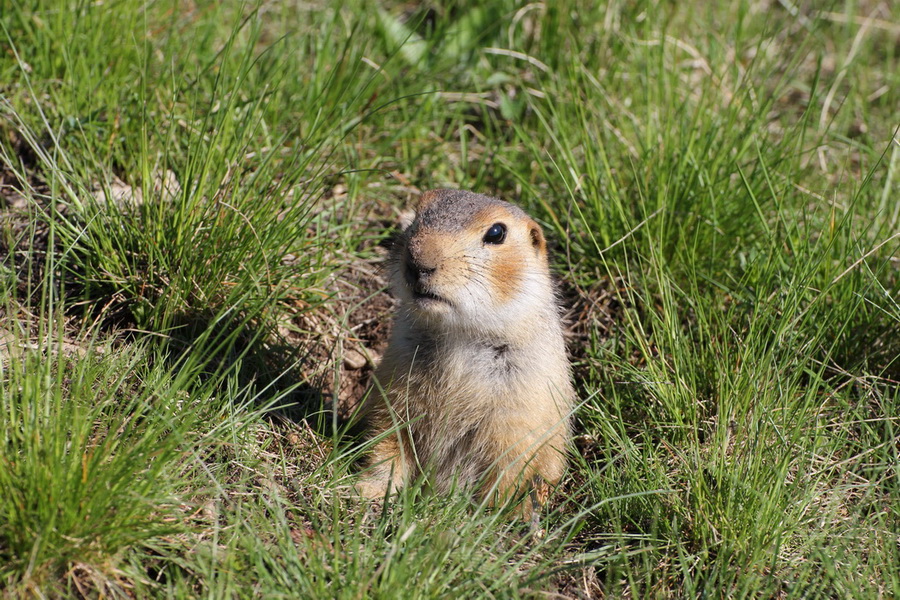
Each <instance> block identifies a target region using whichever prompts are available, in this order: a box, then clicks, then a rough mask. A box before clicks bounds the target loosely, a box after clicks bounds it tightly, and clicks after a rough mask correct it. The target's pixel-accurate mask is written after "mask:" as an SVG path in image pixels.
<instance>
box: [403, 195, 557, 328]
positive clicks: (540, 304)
mask: <svg viewBox="0 0 900 600" xmlns="http://www.w3.org/2000/svg"><path fill="white" fill-rule="evenodd" d="M390 275H391V286H392V289H393V292H394V295H395V296H396V297H397V298H398V299H399V300H400V302H401V305H402V306H401V310H404V311H405V313H406V314H407V315H409V316H411V317H412V318H413V319H415V320H416V321H417V322H423V324H425V326H426V327H431V328H434V329H436V330H438V331H440V330H454V329H459V330H470V331H476V332H484V333H491V332H498V331H500V332H503V331H510V330H511V328H512V329H521V328H522V327H521V325H518V326H517V324H519V323H520V322H521V321H523V320H525V319H528V318H529V316H534V315H535V314H536V313H537V312H541V311H546V310H547V307H549V306H555V304H554V297H553V287H552V284H551V282H550V274H549V267H548V261H547V244H546V241H545V239H544V234H543V232H542V231H541V227H540V226H539V225H538V224H537V223H536V222H535V221H534V220H533V219H531V218H530V217H529V216H528V215H527V214H525V212H524V211H523V210H522V209H520V208H518V207H517V206H514V205H512V204H510V203H508V202H504V201H502V200H498V199H497V198H491V197H489V196H483V195H481V194H475V193H472V192H465V191H459V190H433V191H429V192H426V193H425V194H423V196H422V199H421V200H420V202H419V204H418V206H417V209H416V218H415V219H414V220H413V222H412V223H411V224H410V226H409V227H408V228H407V229H406V230H405V231H404V232H403V233H402V234H401V235H400V237H399V239H398V240H397V242H396V243H395V245H394V248H393V250H392V252H391V261H390Z"/></svg>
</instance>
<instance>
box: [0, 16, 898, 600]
mask: <svg viewBox="0 0 900 600" xmlns="http://www.w3.org/2000/svg"><path fill="white" fill-rule="evenodd" d="M815 4H822V6H817V7H816V8H809V7H807V6H805V5H803V4H802V3H801V4H800V5H797V4H795V3H787V2H772V3H761V2H751V1H750V0H746V1H741V2H736V3H732V5H730V6H728V7H727V8H710V7H709V6H708V3H703V2H687V3H685V2H681V3H676V4H671V3H662V2H654V1H650V0H646V1H644V0H641V1H637V2H617V1H614V0H613V1H610V2H579V1H577V0H566V1H563V2H558V3H545V4H522V3H514V2H512V1H510V0H495V1H493V2H490V3H488V4H486V5H485V6H483V7H480V8H472V7H470V6H469V3H463V2H447V3H443V4H440V5H438V4H434V5H416V4H409V3H393V2H384V3H374V2H362V1H357V0H348V1H347V2H336V3H326V2H322V3H318V4H316V5H315V6H312V5H311V6H309V7H306V6H305V5H302V6H295V5H294V4H292V3H277V2H260V3H258V4H254V3H239V2H223V3H213V4H210V5H209V6H208V7H207V6H205V5H203V3H201V5H198V6H194V5H192V4H190V3H182V2H178V1H176V0H165V1H162V0H161V1H157V2H150V3H140V2H137V1H135V0H119V1H117V2H113V3H109V2H106V3H85V2H66V1H62V0H60V1H56V2H38V1H36V0H29V1H16V2H13V3H12V4H11V5H10V6H8V7H4V9H3V10H2V11H0V82H2V83H0V281H2V286H0V315H2V319H0V423H2V426H0V436H2V440H3V445H2V448H0V490H3V491H2V492H0V515H2V517H0V582H2V584H0V585H2V586H3V587H4V588H5V594H7V595H9V596H10V597H59V596H63V597H68V596H73V597H79V596H89V597H94V596H101V595H102V596H112V597H179V598H180V597H199V596H208V597H266V598H269V597H348V598H365V597H376V598H377V597H385V598H393V597H398V594H400V595H401V596H403V597H417V598H418V597H428V598H431V597H447V596H452V597H496V598H507V597H509V598H532V597H544V596H545V595H546V594H551V595H552V594H559V595H561V596H563V597H576V598H577V597H635V598H643V597H688V598H694V597H700V596H705V597H741V598H744V597H754V598H769V597H775V596H777V597H785V598H794V597H802V598H806V597H852V598H878V597H884V598H888V597H895V596H898V595H900V569H898V568H897V565H900V545H898V543H900V509H898V507H900V480H898V473H897V469H898V465H900V432H898V415H900V335H898V333H897V332H898V331H900V258H898V257H900V144H898V141H897V140H898V137H897V136H898V127H900V121H898V119H897V110H896V107H897V106H900V54H898V49H900V45H898V43H900V13H898V12H897V9H896V8H892V5H891V3H875V2H865V1H860V2H853V1H849V0H848V1H845V2H830V3H815ZM441 186H452V187H457V186H458V187H464V188H469V189H473V190H476V191H480V192H485V193H494V194H497V195H499V196H501V197H504V198H507V199H510V200H513V201H516V202H518V203H520V204H522V205H523V206H524V207H525V208H526V209H528V210H529V211H530V212H531V213H532V214H534V215H535V216H536V217H537V218H538V219H539V220H540V221H541V223H542V224H544V226H545V228H546V232H547V235H548V238H549V239H550V240H551V246H552V251H553V255H554V264H555V270H556V272H557V273H558V275H559V277H560V279H561V281H562V290H563V296H564V297H565V298H566V302H567V303H568V304H569V305H574V306H575V307H576V310H574V311H573V312H572V313H570V314H571V315H572V320H573V323H572V331H573V335H572V338H571V342H570V349H571V352H572V355H573V362H574V363H575V367H576V373H577V378H578V380H577V385H578V389H579V392H580V396H581V399H582V404H581V405H580V407H579V409H578V412H577V414H576V420H577V439H576V444H575V445H574V447H573V458H572V461H571V465H572V466H571V468H570V471H569V474H568V475H567V476H566V479H565V481H564V483H563V485H562V486H561V488H560V489H559V490H558V491H557V493H556V495H555V496H554V499H553V501H552V502H551V505H550V506H549V507H548V508H547V510H546V512H545V515H544V520H543V531H542V535H532V534H531V533H529V531H528V529H527V527H525V526H523V525H522V524H520V523H518V522H517V521H515V520H514V519H513V520H511V519H510V518H509V517H508V515H507V514H505V513H504V512H503V511H494V510H490V509H486V508H484V507H477V506H472V505H471V503H469V502H468V501H467V500H465V499H464V498H458V497H449V498H435V497H431V496H428V495H427V494H423V493H421V492H420V491H419V490H415V489H411V490H408V491H407V492H405V493H404V494H402V495H401V496H400V497H399V498H398V499H397V500H396V501H395V502H394V503H393V504H392V505H391V506H389V507H388V508H386V509H385V510H383V511H381V510H378V509H377V508H375V507H370V506H366V505H365V504H363V503H361V502H360V501H358V500H357V499H355V498H354V497H353V495H352V494H351V491H350V486H351V484H352V473H353V466H352V464H353V459H354V457H355V456H357V455H358V454H359V453H360V452H362V451H363V450H364V448H363V449H361V448H359V447H358V446H355V445H354V444H353V443H351V442H349V441H348V440H347V439H344V438H342V437H341V436H340V435H339V434H337V433H335V432H329V431H328V428H326V427H320V426H319V425H320V423H319V422H320V421H323V420H327V418H326V419H322V418H321V417H322V415H325V416H326V417H328V414H327V411H328V405H327V403H326V404H324V405H323V404H322V403H321V402H319V399H318V396H319V395H320V394H321V395H324V396H325V397H326V399H327V397H328V396H329V395H330V394H335V395H337V394H338V392H339V390H343V389H344V388H341V385H342V381H344V380H346V379H350V378H352V377H357V376H358V373H357V374H356V375H354V373H356V372H355V371H352V370H348V369H347V368H346V367H343V368H342V367H341V356H342V352H343V351H345V350H347V349H351V348H364V347H366V346H372V345H374V344H375V342H376V341H377V340H375V339H372V338H371V336H376V334H377V335H381V336H383V329H374V331H375V332H376V334H372V333H366V332H367V331H369V330H368V329H366V328H367V327H371V323H375V322H378V321H379V319H381V320H382V321H383V320H384V319H385V318H386V314H385V309H384V305H383V304H382V305H379V304H375V305H374V306H376V307H378V306H381V308H380V309H379V308H376V309H366V310H370V311H372V310H374V311H375V312H374V313H371V312H370V313H366V314H365V315H363V316H361V317H360V316H358V313H356V312H354V311H357V310H359V307H363V308H364V309H365V307H367V306H372V305H371V303H370V298H371V297H373V295H374V297H375V298H378V297H379V296H378V295H377V292H378V290H379V287H380V286H381V285H382V284H381V283H380V282H379V280H378V279H377V277H375V276H373V275H372V274H371V273H372V272H373V269H374V267H373V263H375V262H377V260H378V251H377V246H376V244H377V243H378V242H379V241H380V240H381V239H383V237H384V236H385V235H387V234H388V230H389V229H390V227H391V226H392V225H393V223H395V222H397V221H398V215H399V213H400V212H401V211H402V210H403V209H405V208H407V207H408V206H409V205H410V204H411V203H412V202H413V201H414V200H415V198H416V196H417V191H419V190H425V189H429V188H433V187H441ZM378 332H380V333H378ZM367 336H370V337H367ZM373 349H374V348H373ZM350 395H351V396H353V395H356V396H358V395H359V390H358V389H357V390H356V391H352V390H351V392H350ZM319 410H322V411H324V412H322V413H321V414H317V411H319Z"/></svg>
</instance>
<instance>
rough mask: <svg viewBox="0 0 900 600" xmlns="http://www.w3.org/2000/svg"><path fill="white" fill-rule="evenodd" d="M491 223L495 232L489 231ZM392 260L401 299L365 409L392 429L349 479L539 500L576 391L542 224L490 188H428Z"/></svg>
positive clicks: (375, 488)
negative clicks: (490, 237) (492, 235)
mask: <svg viewBox="0 0 900 600" xmlns="http://www.w3.org/2000/svg"><path fill="white" fill-rule="evenodd" d="M496 223H501V224H503V225H505V226H506V229H507V233H506V238H505V240H504V241H503V242H502V243H500V244H496V243H488V242H486V241H485V240H484V236H485V235H486V232H487V231H488V230H489V229H490V228H491V227H492V226H493V225H494V224H496ZM389 270H390V275H391V283H392V289H393V291H394V294H395V296H396V297H397V298H398V300H399V302H400V306H399V308H398V310H397V313H396V315H395V319H394V329H393V332H392V336H391V340H390V344H389V346H388V349H387V351H386V352H385V355H384V358H383V359H382V361H381V364H380V365H379V367H378V369H377V371H376V379H377V381H378V388H377V389H374V390H372V393H371V394H370V396H369V400H368V401H367V403H366V405H365V407H364V412H365V414H366V417H367V419H368V422H369V425H370V427H371V430H372V432H373V433H374V434H383V433H385V432H388V431H390V433H389V434H388V435H387V436H386V437H384V438H383V439H382V440H381V441H379V442H378V443H377V444H376V445H375V448H374V451H373V453H372V457H371V460H370V464H369V468H368V469H367V471H366V473H365V474H364V476H363V478H362V479H361V481H360V483H359V485H358V488H359V490H360V492H361V493H362V494H363V495H365V496H368V497H371V498H377V497H380V496H384V495H385V494H386V493H389V492H390V491H394V490H396V489H398V488H400V487H401V486H402V485H403V484H404V483H406V482H409V481H411V480H413V479H415V478H419V477H425V478H427V481H428V483H429V484H430V486H431V487H432V488H433V489H435V490H438V491H447V490H448V489H450V488H451V487H452V486H453V484H454V483H456V484H459V485H461V486H463V487H468V488H475V491H476V492H477V493H478V494H479V495H480V496H482V497H484V496H486V495H488V494H490V493H493V492H495V491H496V492H497V493H498V495H499V497H500V498H501V499H506V498H508V497H510V496H513V495H516V494H519V493H520V492H521V493H525V492H529V491H530V492H532V493H531V495H530V497H531V498H539V501H543V498H545V497H546V495H547V493H548V486H549V485H555V484H556V483H557V482H558V481H559V479H560V477H561V476H562V474H563V471H564V469H565V463H566V458H565V451H566V446H567V444H568V441H569V436H570V432H569V415H570V412H571V410H572V406H573V403H574V399H575V393H574V390H573V388H572V384H571V377H570V371H569V364H568V360H567V359H566V353H565V346H564V342H563V335H562V328H561V325H560V320H559V315H558V308H557V304H556V297H555V294H554V291H553V286H552V283H551V280H550V273H549V267H548V262H547V250H546V243H545V241H544V236H543V233H542V232H541V229H540V226H539V225H538V224H537V223H535V222H534V221H533V220H532V219H531V218H529V217H528V216H527V215H526V214H525V213H524V212H523V211H522V210H520V209H519V208H517V207H515V206H513V205H511V204H508V203H506V202H503V201H500V200H497V199H494V198H489V197H487V196H481V195H478V194H472V193H469V192H459V191H452V190H436V191H431V192H426V193H425V194H424V195H423V196H422V199H421V201H420V203H419V206H418V212H417V216H416V219H415V220H414V221H413V223H412V224H411V225H410V227H409V228H408V229H407V230H406V231H405V232H404V233H403V234H402V235H401V237H400V239H399V240H398V242H397V243H396V245H395V247H394V249H393V250H392V252H391V258H390V261H389ZM524 511H525V512H526V513H529V512H530V511H531V500H530V499H529V500H526V502H525V504H524Z"/></svg>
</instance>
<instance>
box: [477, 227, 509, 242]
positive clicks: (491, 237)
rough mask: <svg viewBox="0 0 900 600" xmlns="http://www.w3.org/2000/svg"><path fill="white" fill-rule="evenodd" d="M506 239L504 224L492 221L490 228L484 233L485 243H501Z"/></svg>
mask: <svg viewBox="0 0 900 600" xmlns="http://www.w3.org/2000/svg"><path fill="white" fill-rule="evenodd" d="M505 239H506V225H504V224H503V223H494V224H493V225H491V228H490V229H488V230H487V233H485V234H484V238H483V240H482V241H484V243H485V244H502V243H503V241H504V240H505Z"/></svg>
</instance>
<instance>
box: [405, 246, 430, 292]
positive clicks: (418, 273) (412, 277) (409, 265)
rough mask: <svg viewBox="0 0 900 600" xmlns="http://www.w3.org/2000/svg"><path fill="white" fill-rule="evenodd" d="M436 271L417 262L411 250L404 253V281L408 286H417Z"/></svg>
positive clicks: (419, 261)
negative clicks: (405, 280)
mask: <svg viewBox="0 0 900 600" xmlns="http://www.w3.org/2000/svg"><path fill="white" fill-rule="evenodd" d="M435 271H437V267H429V266H427V265H425V264H423V262H422V261H421V260H417V257H416V256H415V253H414V252H413V251H412V250H411V249H407V251H406V279H407V281H408V282H409V284H410V285H418V284H419V283H423V282H424V280H426V279H428V277H429V276H430V275H431V274H432V273H434V272H435Z"/></svg>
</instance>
